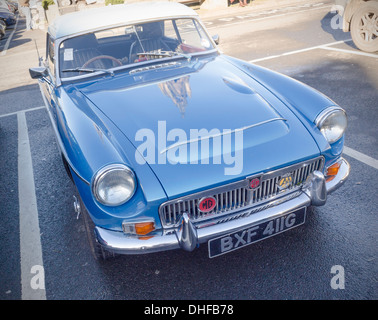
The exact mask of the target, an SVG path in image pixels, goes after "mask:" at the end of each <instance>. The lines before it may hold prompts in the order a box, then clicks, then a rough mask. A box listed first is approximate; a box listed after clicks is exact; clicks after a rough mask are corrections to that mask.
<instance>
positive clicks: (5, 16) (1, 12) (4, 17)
mask: <svg viewBox="0 0 378 320" xmlns="http://www.w3.org/2000/svg"><path fill="white" fill-rule="evenodd" d="M0 20H1V21H4V22H5V24H6V25H7V26H11V25H13V24H15V23H16V15H15V14H14V13H12V12H10V11H9V10H7V9H3V8H0Z"/></svg>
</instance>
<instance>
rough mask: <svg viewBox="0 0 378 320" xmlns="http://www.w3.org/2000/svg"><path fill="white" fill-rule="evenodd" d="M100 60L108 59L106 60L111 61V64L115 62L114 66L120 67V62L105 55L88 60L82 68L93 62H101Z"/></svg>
mask: <svg viewBox="0 0 378 320" xmlns="http://www.w3.org/2000/svg"><path fill="white" fill-rule="evenodd" d="M101 59H108V60H112V61H113V62H115V63H116V64H118V66H122V62H121V61H119V60H118V59H116V58H114V57H112V56H106V55H103V56H97V57H94V58H92V59H89V60H88V61H87V62H86V63H84V64H83V66H82V68H86V67H88V65H90V64H91V63H92V62H94V61H97V60H101Z"/></svg>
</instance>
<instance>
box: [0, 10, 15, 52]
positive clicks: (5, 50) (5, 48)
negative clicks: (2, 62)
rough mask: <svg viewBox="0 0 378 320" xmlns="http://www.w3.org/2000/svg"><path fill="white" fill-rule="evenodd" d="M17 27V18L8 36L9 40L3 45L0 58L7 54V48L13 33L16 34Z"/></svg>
mask: <svg viewBox="0 0 378 320" xmlns="http://www.w3.org/2000/svg"><path fill="white" fill-rule="evenodd" d="M17 25H18V16H17V19H16V24H15V25H14V28H13V31H12V33H11V34H10V35H9V38H8V40H7V42H6V43H5V45H4V49H3V51H2V52H1V56H5V55H6V54H7V50H8V48H9V44H10V42H11V40H12V37H13V35H14V33H15V32H16V29H17Z"/></svg>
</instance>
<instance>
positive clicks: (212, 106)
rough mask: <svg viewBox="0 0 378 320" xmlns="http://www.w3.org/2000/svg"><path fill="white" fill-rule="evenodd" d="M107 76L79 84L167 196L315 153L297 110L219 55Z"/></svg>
mask: <svg viewBox="0 0 378 320" xmlns="http://www.w3.org/2000/svg"><path fill="white" fill-rule="evenodd" d="M146 67H147V66H146ZM105 78H106V79H105ZM105 78H103V79H99V80H96V81H91V82H87V83H85V84H81V85H77V88H78V89H79V90H80V91H81V92H82V93H83V94H84V95H85V96H86V97H87V98H88V99H90V101H91V102H92V103H93V104H94V105H96V106H97V108H99V109H100V110H101V111H102V113H103V114H104V116H106V117H108V118H109V119H110V120H111V121H112V122H113V123H114V124H115V125H116V126H117V127H118V128H119V129H120V130H121V131H122V132H123V134H124V135H125V136H126V137H127V138H128V139H129V140H130V141H131V142H132V143H133V144H134V146H135V150H125V152H127V153H128V154H129V155H130V153H131V152H132V153H134V155H133V156H135V158H136V160H137V162H138V163H140V166H146V165H149V166H150V167H151V168H152V170H153V171H154V172H155V175H156V176H157V178H158V179H159V180H160V182H161V184H162V186H163V188H164V190H165V192H166V194H167V196H168V198H175V197H178V196H182V195H185V194H188V193H190V192H195V191H201V190H202V189H203V188H206V187H207V188H209V187H215V186H218V185H221V184H224V183H226V182H232V181H236V180H239V179H242V178H245V177H247V176H250V175H252V174H254V173H260V172H265V171H270V170H273V169H276V168H279V167H282V166H285V165H290V164H293V163H295V162H298V161H301V160H305V159H308V158H311V157H315V156H317V155H319V148H318V146H317V144H316V143H315V141H314V139H313V138H312V136H311V135H310V133H309V132H308V131H307V130H306V129H305V127H304V126H303V125H302V124H301V123H300V121H299V120H298V119H297V118H296V117H295V116H294V114H293V113H292V112H291V111H290V110H289V109H288V108H287V107H286V106H285V105H284V104H283V103H282V102H281V101H280V100H279V99H278V98H277V97H275V96H274V95H273V94H272V93H271V92H270V91H269V90H267V89H266V88H265V87H263V86H261V85H260V84H259V83H258V82H257V81H256V80H254V79H253V75H248V74H246V73H244V72H243V71H241V70H240V69H238V68H237V67H235V66H233V65H232V64H230V63H229V62H228V61H227V60H226V59H224V58H223V57H222V56H217V57H215V58H214V57H210V58H202V59H195V60H194V59H193V60H192V61H187V60H180V61H178V60H177V61H176V62H173V63H171V64H169V65H168V64H165V65H154V69H150V68H148V67H147V68H146V69H139V70H138V69H134V70H133V71H132V72H129V73H127V74H122V75H116V76H114V77H110V76H105ZM135 170H136V172H137V171H138V170H139V168H137V169H135Z"/></svg>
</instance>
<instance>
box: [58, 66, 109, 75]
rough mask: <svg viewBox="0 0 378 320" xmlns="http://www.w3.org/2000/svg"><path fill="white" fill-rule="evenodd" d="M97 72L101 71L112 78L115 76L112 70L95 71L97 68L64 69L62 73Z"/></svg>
mask: <svg viewBox="0 0 378 320" xmlns="http://www.w3.org/2000/svg"><path fill="white" fill-rule="evenodd" d="M97 71H101V72H105V73H109V74H110V75H111V76H112V77H113V76H114V72H113V71H111V70H107V69H95V68H80V67H78V68H73V69H64V70H62V72H89V73H90V72H97Z"/></svg>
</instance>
